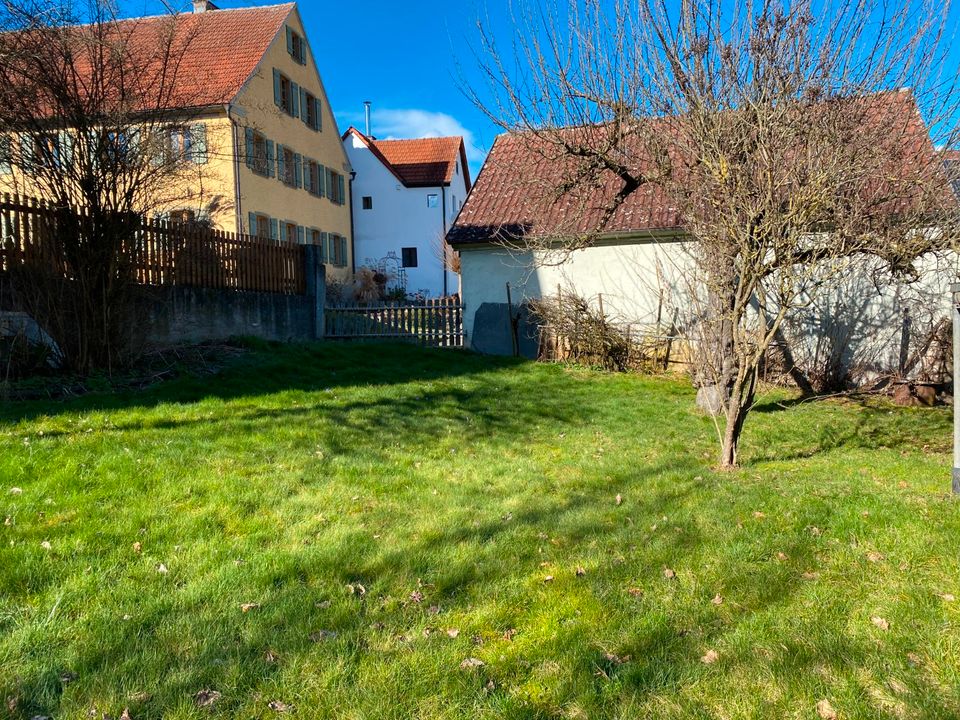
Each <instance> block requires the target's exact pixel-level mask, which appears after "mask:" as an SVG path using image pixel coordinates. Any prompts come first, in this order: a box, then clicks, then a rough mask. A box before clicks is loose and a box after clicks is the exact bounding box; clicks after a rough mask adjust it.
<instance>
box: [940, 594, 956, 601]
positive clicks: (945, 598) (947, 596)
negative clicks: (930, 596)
mask: <svg viewBox="0 0 960 720" xmlns="http://www.w3.org/2000/svg"><path fill="white" fill-rule="evenodd" d="M940 599H941V600H943V601H944V602H953V601H954V600H956V598H955V597H954V596H953V595H951V594H950V593H943V595H941V596H940Z"/></svg>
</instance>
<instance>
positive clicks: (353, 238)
mask: <svg viewBox="0 0 960 720" xmlns="http://www.w3.org/2000/svg"><path fill="white" fill-rule="evenodd" d="M356 179H357V172H356V170H351V171H350V197H349V198H347V199H348V200H349V202H350V272H352V273H353V274H354V275H356V274H357V245H356V243H357V231H356V230H355V229H354V225H353V181H354V180H356Z"/></svg>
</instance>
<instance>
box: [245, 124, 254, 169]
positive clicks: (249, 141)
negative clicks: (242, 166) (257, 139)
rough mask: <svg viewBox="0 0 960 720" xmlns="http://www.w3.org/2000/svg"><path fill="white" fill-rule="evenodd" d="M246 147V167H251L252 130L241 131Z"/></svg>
mask: <svg viewBox="0 0 960 720" xmlns="http://www.w3.org/2000/svg"><path fill="white" fill-rule="evenodd" d="M243 134H244V138H245V140H246V146H247V167H248V168H252V167H253V152H254V150H253V128H245V129H244V131H243Z"/></svg>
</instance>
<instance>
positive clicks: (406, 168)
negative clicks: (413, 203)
mask: <svg viewBox="0 0 960 720" xmlns="http://www.w3.org/2000/svg"><path fill="white" fill-rule="evenodd" d="M348 135H354V136H355V137H357V138H359V139H360V140H361V142H363V143H364V144H365V145H366V146H367V147H368V148H369V149H370V151H371V152H372V153H373V154H374V156H376V158H377V159H378V160H380V162H381V163H383V164H384V165H385V166H386V168H387V169H388V170H389V171H390V172H392V173H393V174H394V175H395V176H396V178H397V179H398V180H399V181H400V182H401V183H403V185H405V186H406V187H409V188H415V187H440V186H443V185H450V183H452V182H453V177H454V172H455V168H456V164H457V162H459V163H460V169H461V172H463V177H464V182H465V184H466V187H467V190H468V191H469V190H470V169H469V168H468V167H467V150H466V145H465V144H464V141H463V138H462V137H460V136H453V137H440V138H417V139H412V140H377V139H376V138H373V137H368V136H367V135H364V134H363V133H362V132H360V131H359V130H357V129H356V128H355V127H351V128H349V129H348V130H347V131H346V132H345V133H344V134H343V139H344V140H346V138H347V136H348Z"/></svg>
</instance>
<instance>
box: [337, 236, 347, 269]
mask: <svg viewBox="0 0 960 720" xmlns="http://www.w3.org/2000/svg"><path fill="white" fill-rule="evenodd" d="M339 240H340V265H341V267H346V266H347V239H346V238H345V237H343V236H341V237H340V238H339Z"/></svg>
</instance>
